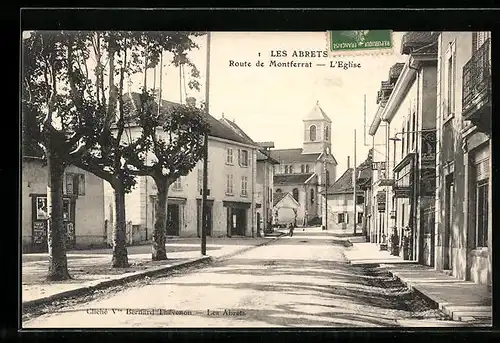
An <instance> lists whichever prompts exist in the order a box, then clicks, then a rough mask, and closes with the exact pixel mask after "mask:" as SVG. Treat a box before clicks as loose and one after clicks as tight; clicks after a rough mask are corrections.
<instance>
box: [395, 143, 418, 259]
mask: <svg viewBox="0 0 500 343" xmlns="http://www.w3.org/2000/svg"><path fill="white" fill-rule="evenodd" d="M414 165H415V154H413V153H410V154H408V155H407V156H406V157H405V158H404V159H403V160H401V162H400V163H399V164H398V165H396V166H395V167H394V175H395V182H394V186H393V189H392V194H393V197H394V200H395V201H394V204H395V206H394V210H395V213H394V217H395V218H394V221H395V223H396V228H397V229H398V234H399V239H400V246H402V245H403V239H404V237H405V236H407V237H408V238H409V248H410V251H409V259H410V260H413V258H414V256H415V254H414V252H415V250H416V246H415V245H416V239H415V238H416V233H417V230H416V226H415V221H414V218H415V215H414V213H415V203H416V182H415V174H416V173H415V167H414Z"/></svg>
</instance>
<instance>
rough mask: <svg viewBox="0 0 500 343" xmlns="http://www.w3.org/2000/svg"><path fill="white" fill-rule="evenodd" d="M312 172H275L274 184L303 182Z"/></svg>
mask: <svg viewBox="0 0 500 343" xmlns="http://www.w3.org/2000/svg"><path fill="white" fill-rule="evenodd" d="M313 175H314V173H304V174H302V173H300V174H275V175H274V177H273V182H274V186H279V185H291V184H293V185H296V184H304V183H305V182H306V181H307V180H309V178H310V177H311V176H313Z"/></svg>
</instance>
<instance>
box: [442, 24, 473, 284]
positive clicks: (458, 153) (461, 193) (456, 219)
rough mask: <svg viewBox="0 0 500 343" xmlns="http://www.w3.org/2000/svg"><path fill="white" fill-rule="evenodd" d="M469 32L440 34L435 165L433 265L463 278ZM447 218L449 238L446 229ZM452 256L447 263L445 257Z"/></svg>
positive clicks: (464, 262) (465, 226)
mask: <svg viewBox="0 0 500 343" xmlns="http://www.w3.org/2000/svg"><path fill="white" fill-rule="evenodd" d="M450 43H451V44H453V45H454V49H455V54H454V57H455V63H456V64H455V75H456V76H455V90H456V92H455V115H453V116H448V113H447V112H448V111H447V108H446V103H447V100H448V99H447V97H448V95H447V92H446V83H447V72H446V63H445V62H446V60H447V52H448V50H449V49H450ZM471 51H472V33H470V32H443V33H441V35H440V38H439V55H438V69H437V75H438V86H437V98H436V103H437V116H436V123H437V124H436V125H437V129H438V131H437V157H436V161H437V165H436V206H435V207H436V255H435V265H436V269H438V270H443V269H451V271H452V275H453V276H455V277H457V278H460V279H466V277H467V275H466V274H467V272H466V269H467V268H466V264H467V256H466V255H467V225H466V221H465V214H466V206H464V205H466V203H467V197H466V193H465V192H466V190H465V186H466V170H465V160H464V151H463V149H462V137H461V134H460V131H461V130H462V126H463V125H462V116H461V113H462V69H463V66H464V65H465V63H467V61H468V60H469V59H470V57H471V55H472V53H471ZM447 177H452V178H453V183H454V187H453V193H454V197H453V201H452V204H451V205H452V209H453V210H452V217H451V220H450V219H449V211H448V209H447V208H446V202H445V201H446V197H447V191H446V178H447ZM448 220H450V222H449V228H450V231H451V232H450V233H449V234H450V235H451V242H450V240H449V239H448V233H447V232H446V225H447V221H448ZM449 257H450V258H451V260H450V263H448V265H446V260H447V259H448V258H449Z"/></svg>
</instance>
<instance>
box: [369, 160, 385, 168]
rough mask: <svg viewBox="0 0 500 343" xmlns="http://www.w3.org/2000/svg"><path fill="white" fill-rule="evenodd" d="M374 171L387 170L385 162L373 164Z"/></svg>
mask: <svg viewBox="0 0 500 343" xmlns="http://www.w3.org/2000/svg"><path fill="white" fill-rule="evenodd" d="M372 170H385V162H372Z"/></svg>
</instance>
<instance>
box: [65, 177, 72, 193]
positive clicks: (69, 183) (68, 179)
mask: <svg viewBox="0 0 500 343" xmlns="http://www.w3.org/2000/svg"><path fill="white" fill-rule="evenodd" d="M66 194H68V195H73V174H71V173H67V174H66Z"/></svg>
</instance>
